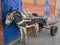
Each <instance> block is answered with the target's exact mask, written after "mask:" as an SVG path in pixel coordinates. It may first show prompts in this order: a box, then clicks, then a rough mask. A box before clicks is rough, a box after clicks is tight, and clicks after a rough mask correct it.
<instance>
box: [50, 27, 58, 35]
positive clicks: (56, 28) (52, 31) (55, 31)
mask: <svg viewBox="0 0 60 45" xmlns="http://www.w3.org/2000/svg"><path fill="white" fill-rule="evenodd" d="M57 30H58V27H53V26H51V31H50V33H51V36H55V35H56V33H57Z"/></svg>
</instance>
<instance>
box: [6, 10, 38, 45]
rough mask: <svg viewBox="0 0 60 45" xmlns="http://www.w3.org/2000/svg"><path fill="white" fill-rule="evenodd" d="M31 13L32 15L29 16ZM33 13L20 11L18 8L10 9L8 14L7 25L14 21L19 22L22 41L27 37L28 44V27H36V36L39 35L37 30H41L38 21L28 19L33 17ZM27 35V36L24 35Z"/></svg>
mask: <svg viewBox="0 0 60 45" xmlns="http://www.w3.org/2000/svg"><path fill="white" fill-rule="evenodd" d="M29 15H30V16H29ZM31 16H32V15H31V14H29V12H27V11H25V10H22V12H18V11H16V10H9V12H8V13H7V15H6V20H5V25H6V26H8V25H10V23H12V21H13V20H14V22H15V23H16V24H17V26H18V27H19V29H20V33H21V41H22V40H23V38H24V37H25V40H26V41H25V44H27V28H29V27H32V26H34V27H35V32H36V34H35V36H36V37H37V32H38V30H39V25H38V23H37V21H35V20H34V21H33V20H31V19H26V18H27V17H31ZM24 35H25V36H24Z"/></svg>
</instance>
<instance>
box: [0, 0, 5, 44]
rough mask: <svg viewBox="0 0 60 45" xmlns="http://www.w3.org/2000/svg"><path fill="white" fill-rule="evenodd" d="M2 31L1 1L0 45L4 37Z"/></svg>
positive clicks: (0, 14)
mask: <svg viewBox="0 0 60 45" xmlns="http://www.w3.org/2000/svg"><path fill="white" fill-rule="evenodd" d="M3 36H4V35H3V29H2V12H1V0H0V45H4V37H3Z"/></svg>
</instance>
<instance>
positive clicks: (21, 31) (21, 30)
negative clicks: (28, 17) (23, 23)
mask: <svg viewBox="0 0 60 45" xmlns="http://www.w3.org/2000/svg"><path fill="white" fill-rule="evenodd" d="M19 29H20V33H21V41H22V40H23V37H24V36H23V29H22V27H19Z"/></svg>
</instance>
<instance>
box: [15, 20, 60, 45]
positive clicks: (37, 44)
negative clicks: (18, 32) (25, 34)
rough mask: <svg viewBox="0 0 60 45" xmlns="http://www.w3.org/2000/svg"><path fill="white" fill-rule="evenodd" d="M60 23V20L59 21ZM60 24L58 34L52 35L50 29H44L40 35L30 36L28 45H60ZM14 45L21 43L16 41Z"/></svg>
mask: <svg viewBox="0 0 60 45" xmlns="http://www.w3.org/2000/svg"><path fill="white" fill-rule="evenodd" d="M59 23H60V21H59ZM59 23H58V24H57V25H58V28H59V29H58V33H57V35H56V36H54V37H52V36H51V35H50V31H49V30H47V31H46V30H43V31H41V32H40V33H38V37H37V38H34V37H33V36H29V38H28V45H60V24H59ZM14 45H20V43H16V44H14Z"/></svg>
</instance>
